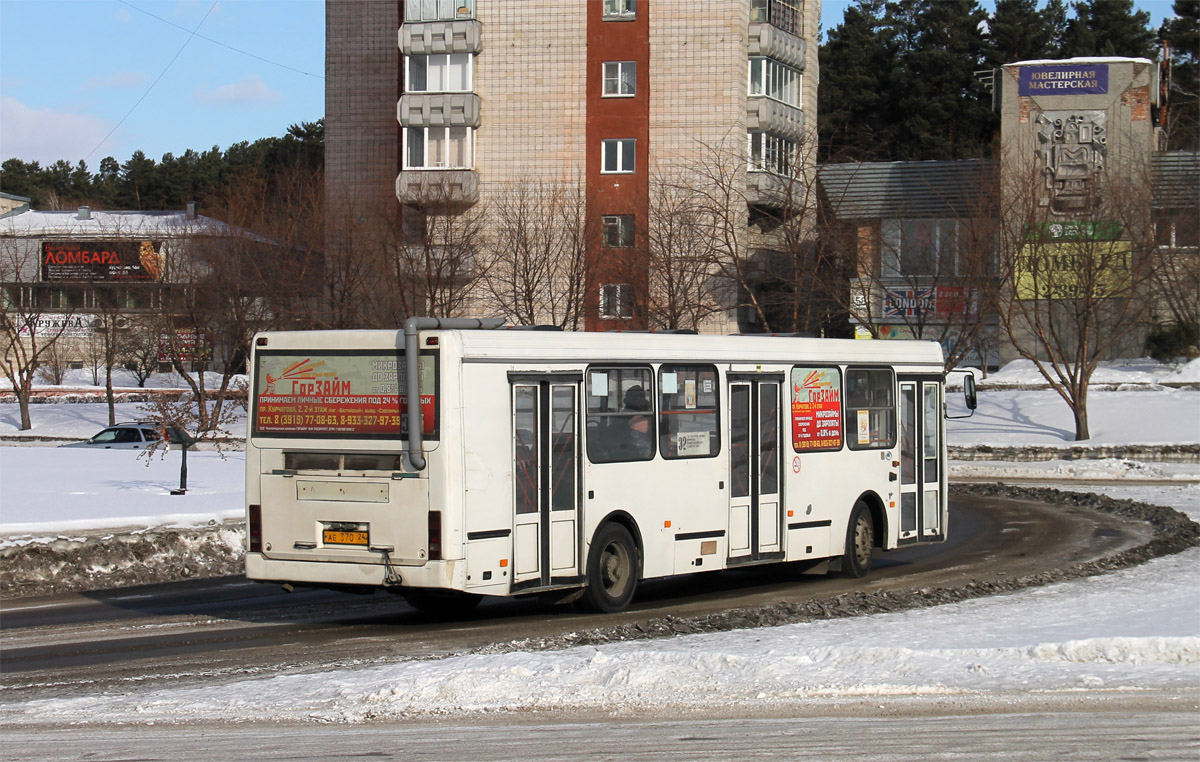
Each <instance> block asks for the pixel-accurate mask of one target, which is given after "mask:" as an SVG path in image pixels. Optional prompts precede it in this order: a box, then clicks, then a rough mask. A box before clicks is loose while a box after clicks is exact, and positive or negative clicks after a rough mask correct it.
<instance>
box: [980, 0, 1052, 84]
mask: <svg viewBox="0 0 1200 762" xmlns="http://www.w3.org/2000/svg"><path fill="white" fill-rule="evenodd" d="M1037 6H1038V3H1037V0H996V11H995V13H993V14H992V17H991V19H990V20H989V21H988V33H987V42H988V49H987V63H988V65H989V66H991V67H993V68H996V67H999V66H1003V65H1004V64H1010V63H1016V62H1017V61H1031V60H1035V59H1039V58H1051V57H1053V56H1054V55H1055V53H1056V52H1057V48H1056V47H1055V29H1054V26H1053V25H1052V23H1051V19H1052V16H1050V15H1048V14H1047V13H1045V12H1044V11H1040V10H1038V7H1037ZM1060 7H1061V0H1060Z"/></svg>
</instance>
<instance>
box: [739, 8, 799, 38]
mask: <svg viewBox="0 0 1200 762" xmlns="http://www.w3.org/2000/svg"><path fill="white" fill-rule="evenodd" d="M802 7H803V5H802V3H801V2H799V1H789V0H750V23H751V24H770V25H771V26H773V27H775V28H776V29H781V30H783V31H785V32H787V33H788V34H791V35H795V36H796V37H803V36H804V14H803V12H802V11H801V9H802Z"/></svg>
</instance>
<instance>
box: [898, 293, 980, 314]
mask: <svg viewBox="0 0 1200 762" xmlns="http://www.w3.org/2000/svg"><path fill="white" fill-rule="evenodd" d="M978 312H979V310H978V309H977V307H976V299H975V296H974V294H973V293H972V292H971V290H970V289H968V288H965V287H963V286H928V287H923V288H888V287H886V286H885V287H884V288H883V316H884V317H885V318H894V317H905V318H918V317H924V318H947V319H948V318H954V319H959V320H963V319H973V318H975V317H977V316H978Z"/></svg>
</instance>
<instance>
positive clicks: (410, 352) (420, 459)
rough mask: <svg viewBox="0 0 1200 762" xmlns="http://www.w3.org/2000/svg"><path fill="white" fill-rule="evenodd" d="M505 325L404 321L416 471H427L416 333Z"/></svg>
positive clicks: (478, 321)
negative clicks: (434, 329) (422, 436)
mask: <svg viewBox="0 0 1200 762" xmlns="http://www.w3.org/2000/svg"><path fill="white" fill-rule="evenodd" d="M503 325H504V321H503V320H502V319H500V318H435V317H410V318H409V319H408V320H405V321H404V372H405V373H407V374H408V376H407V385H408V389H407V391H406V394H407V395H408V459H409V461H410V462H411V463H412V467H413V470H414V471H423V470H424V469H425V453H423V452H422V451H421V430H422V428H423V425H422V421H421V379H420V377H419V376H418V374H417V361H418V360H419V358H420V356H421V348H420V347H419V346H418V344H417V339H418V336H417V332H418V331H421V330H423V329H427V328H449V329H452V330H454V329H462V330H470V329H473V328H484V329H492V328H499V327H501V326H503Z"/></svg>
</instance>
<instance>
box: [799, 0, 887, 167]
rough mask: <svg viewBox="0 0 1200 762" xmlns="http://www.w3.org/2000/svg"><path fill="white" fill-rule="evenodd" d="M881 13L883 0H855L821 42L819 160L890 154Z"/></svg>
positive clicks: (880, 156)
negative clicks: (844, 156)
mask: <svg viewBox="0 0 1200 762" xmlns="http://www.w3.org/2000/svg"><path fill="white" fill-rule="evenodd" d="M882 16H883V0H857V4H856V5H851V6H849V7H848V8H846V11H845V15H844V16H843V19H842V23H841V24H838V25H837V26H836V27H834V28H833V29H831V30H830V31H829V32H828V34H827V36H826V40H827V41H826V43H825V44H824V45H822V46H821V49H820V63H821V87H820V91H819V92H818V94H817V98H818V101H819V107H818V113H819V114H820V119H819V124H818V130H819V133H820V134H819V143H820V151H821V156H820V159H821V160H822V161H824V160H828V159H829V158H830V157H831V156H842V155H846V156H849V157H852V158H854V159H860V160H869V159H885V158H889V157H890V155H891V151H890V147H889V144H890V141H891V134H892V133H893V132H894V129H893V128H892V116H893V111H892V103H891V102H890V87H889V85H888V77H889V72H890V71H891V68H892V66H893V56H892V52H891V50H890V49H889V44H888V39H887V37H888V35H887V33H886V30H885V29H884V28H883V19H882Z"/></svg>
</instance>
